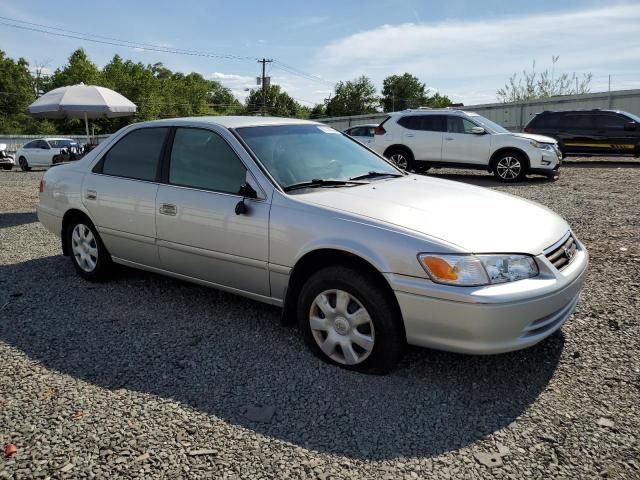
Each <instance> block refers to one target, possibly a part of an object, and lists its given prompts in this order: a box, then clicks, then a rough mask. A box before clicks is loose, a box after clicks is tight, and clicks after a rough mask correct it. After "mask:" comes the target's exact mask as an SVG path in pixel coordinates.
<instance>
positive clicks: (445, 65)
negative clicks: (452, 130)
mask: <svg viewBox="0 0 640 480" xmlns="http://www.w3.org/2000/svg"><path fill="white" fill-rule="evenodd" d="M639 25H640V5H638V4H628V5H618V6H610V7H607V8H598V9H591V10H580V11H573V12H562V13H546V14H540V15H528V16H519V17H498V18H496V19H495V20H474V21H446V22H440V23H405V24H400V25H383V26H380V27H378V28H375V29H372V30H367V31H362V32H359V33H355V34H353V35H350V36H348V37H345V38H342V39H339V40H336V41H334V42H331V43H329V44H328V45H326V46H325V47H323V48H322V49H321V50H320V52H319V55H318V66H319V70H321V71H322V72H323V74H325V75H326V77H328V78H342V79H350V78H354V77H356V76H358V75H362V74H365V75H368V76H369V77H371V78H372V79H373V80H374V82H375V83H377V84H378V85H379V86H380V85H381V83H382V79H383V78H384V77H386V76H388V75H392V74H396V73H403V72H405V71H407V72H410V73H412V74H414V75H416V76H418V77H419V78H421V80H422V81H423V82H428V84H430V85H431V84H433V85H437V86H438V87H439V90H440V91H441V92H443V93H445V94H450V96H452V97H454V99H455V100H457V101H460V100H461V101H464V102H465V103H467V104H471V103H476V102H483V103H486V102H492V101H495V91H496V90H497V88H499V87H501V86H502V85H503V84H504V83H505V82H506V80H507V79H508V77H509V76H510V75H511V74H513V72H515V71H521V70H522V69H524V68H527V69H528V68H530V67H531V62H532V60H533V59H536V60H537V61H538V62H537V65H538V69H539V70H544V68H546V67H547V66H548V65H549V64H550V63H551V60H550V59H551V56H552V55H559V56H560V61H559V62H558V64H557V65H556V70H557V71H563V72H573V71H576V72H578V73H581V72H594V73H595V74H594V77H595V78H594V82H593V83H594V84H596V83H599V80H600V79H599V78H597V77H598V75H600V74H602V75H604V76H606V73H604V72H617V73H620V74H623V73H624V72H628V71H629V68H631V69H635V70H634V71H637V68H638V67H637V65H638V63H639V62H640V35H638V33H639V32H640V29H639V27H638V26H639ZM598 72H602V73H598ZM630 83H632V82H630V81H627V82H625V85H629V84H630ZM635 86H636V87H637V86H640V82H638V83H636V84H635Z"/></svg>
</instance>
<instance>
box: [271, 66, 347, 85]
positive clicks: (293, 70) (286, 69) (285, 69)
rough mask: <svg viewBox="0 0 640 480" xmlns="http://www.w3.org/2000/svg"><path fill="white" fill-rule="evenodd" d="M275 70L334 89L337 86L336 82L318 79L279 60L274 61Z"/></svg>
mask: <svg viewBox="0 0 640 480" xmlns="http://www.w3.org/2000/svg"><path fill="white" fill-rule="evenodd" d="M274 68H277V69H278V70H282V71H283V72H287V73H291V74H292V75H297V76H299V77H302V78H306V79H307V80H311V81H312V82H318V83H322V84H325V85H328V86H331V87H333V86H334V85H335V83H334V82H330V81H329V80H325V79H324V78H321V77H318V76H316V75H312V74H310V73H306V72H303V71H302V70H299V69H297V68H294V67H290V66H289V65H287V64H285V63H282V62H280V61H278V60H274Z"/></svg>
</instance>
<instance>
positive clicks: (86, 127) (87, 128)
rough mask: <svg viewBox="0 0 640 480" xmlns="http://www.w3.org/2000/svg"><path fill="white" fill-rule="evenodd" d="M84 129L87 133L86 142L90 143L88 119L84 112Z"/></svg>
mask: <svg viewBox="0 0 640 480" xmlns="http://www.w3.org/2000/svg"><path fill="white" fill-rule="evenodd" d="M84 129H85V131H86V133H87V143H91V139H90V138H89V120H87V114H86V113H85V114H84Z"/></svg>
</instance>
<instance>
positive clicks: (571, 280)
mask: <svg viewBox="0 0 640 480" xmlns="http://www.w3.org/2000/svg"><path fill="white" fill-rule="evenodd" d="M536 260H537V262H538V264H539V267H540V275H539V276H538V277H535V278H532V279H528V280H521V281H519V282H513V283H509V284H501V285H492V286H487V287H468V288H463V287H444V286H442V285H437V284H433V283H432V282H429V281H427V280H422V279H420V280H418V279H415V278H411V277H403V276H400V275H393V274H388V275H387V279H388V280H389V282H390V284H391V286H392V288H393V289H394V291H395V294H396V298H397V300H398V304H399V306H400V310H401V312H402V316H403V320H404V326H405V330H406V334H407V342H408V343H409V344H411V345H417V346H421V347H428V348H436V349H440V350H447V351H452V352H459V353H471V354H495V353H502V352H508V351H512V350H519V349H522V348H526V347H529V346H531V345H534V344H536V343H538V342H540V341H541V340H543V339H545V338H546V337H548V336H549V335H551V334H552V333H553V332H555V331H556V330H558V329H559V328H560V327H561V326H562V325H563V324H564V322H565V321H566V320H567V319H568V318H569V317H570V316H571V314H572V313H573V311H574V309H575V307H576V305H577V304H578V301H579V298H580V291H581V290H582V286H583V284H584V280H585V276H586V271H587V264H588V254H587V251H586V250H585V249H584V246H582V245H580V250H579V251H578V252H577V253H576V255H575V258H574V259H573V261H572V262H571V264H569V265H568V266H567V267H566V268H564V269H563V270H562V271H558V270H555V268H554V267H553V266H552V265H551V264H550V262H549V261H548V260H547V259H546V257H545V256H544V255H540V256H538V257H537V258H536ZM554 270H555V271H554ZM434 287H435V288H434ZM452 289H454V290H452Z"/></svg>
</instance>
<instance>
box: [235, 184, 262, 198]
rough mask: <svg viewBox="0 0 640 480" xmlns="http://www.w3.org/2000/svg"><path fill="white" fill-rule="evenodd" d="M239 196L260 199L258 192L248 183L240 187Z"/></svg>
mask: <svg viewBox="0 0 640 480" xmlns="http://www.w3.org/2000/svg"><path fill="white" fill-rule="evenodd" d="M238 194H239V195H242V196H243V197H244V198H258V192H256V191H255V189H254V188H253V187H252V186H251V185H249V184H248V183H245V184H244V185H242V186H241V187H240V190H238Z"/></svg>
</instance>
